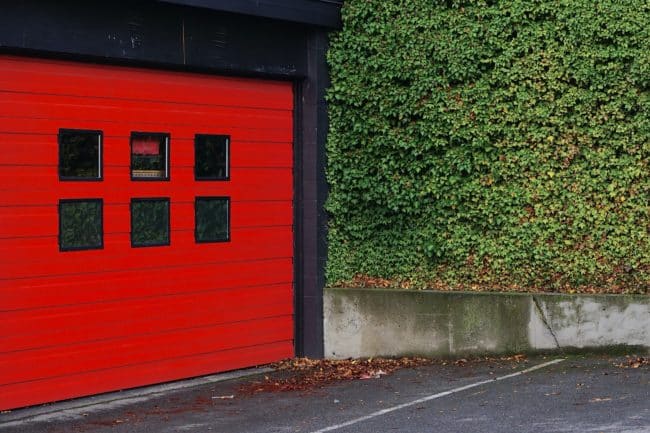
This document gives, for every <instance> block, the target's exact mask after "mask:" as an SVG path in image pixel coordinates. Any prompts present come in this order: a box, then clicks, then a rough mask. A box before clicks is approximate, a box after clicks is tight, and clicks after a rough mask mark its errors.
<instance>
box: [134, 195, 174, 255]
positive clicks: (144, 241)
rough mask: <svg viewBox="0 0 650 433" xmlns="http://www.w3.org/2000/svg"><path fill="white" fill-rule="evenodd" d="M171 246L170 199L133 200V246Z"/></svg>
mask: <svg viewBox="0 0 650 433" xmlns="http://www.w3.org/2000/svg"><path fill="white" fill-rule="evenodd" d="M156 245H169V199H168V198H134V199H131V246H132V247H152V246H156Z"/></svg>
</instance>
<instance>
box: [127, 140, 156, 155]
mask: <svg viewBox="0 0 650 433" xmlns="http://www.w3.org/2000/svg"><path fill="white" fill-rule="evenodd" d="M133 153H134V154H136V155H159V154H160V139H158V138H152V137H141V138H134V139H133Z"/></svg>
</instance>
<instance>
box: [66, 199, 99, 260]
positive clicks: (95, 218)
mask: <svg viewBox="0 0 650 433" xmlns="http://www.w3.org/2000/svg"><path fill="white" fill-rule="evenodd" d="M102 208H103V202H102V200H101V199H79V200H76V199H75V200H59V248H60V250H61V251H69V250H90V249H97V248H102V247H103V245H104V235H103V221H102Z"/></svg>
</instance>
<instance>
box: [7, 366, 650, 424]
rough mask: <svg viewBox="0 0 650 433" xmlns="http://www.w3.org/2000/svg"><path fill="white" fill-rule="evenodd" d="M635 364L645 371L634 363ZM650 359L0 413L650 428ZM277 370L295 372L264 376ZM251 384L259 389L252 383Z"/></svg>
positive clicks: (78, 418)
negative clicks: (34, 412)
mask: <svg viewBox="0 0 650 433" xmlns="http://www.w3.org/2000/svg"><path fill="white" fill-rule="evenodd" d="M635 367H636V368H635ZM649 370H650V367H649V366H648V365H647V364H645V365H640V366H638V365H634V364H632V363H630V359H629V358H625V357H614V356H603V355H599V356H595V355H592V356H569V357H566V358H562V357H558V356H549V357H537V358H530V359H527V360H526V361H524V362H515V361H513V360H506V361H500V360H489V361H480V362H479V361H469V362H458V363H454V362H448V363H446V364H445V365H443V364H442V363H435V364H432V365H426V366H421V367H417V368H408V369H403V370H399V371H396V372H394V373H393V374H391V375H386V376H380V377H379V378H370V379H368V380H354V381H344V382H339V383H336V384H334V385H330V386H326V387H323V388H315V389H309V390H302V391H288V392H260V393H250V392H242V391H241V390H242V386H246V385H247V384H248V383H250V382H253V381H259V380H261V379H263V377H260V376H259V375H257V376H249V377H246V378H240V379H235V380H227V381H222V382H217V383H206V384H202V385H197V386H193V387H190V388H185V389H180V390H175V391H174V390H170V391H168V392H163V393H155V394H149V395H146V393H145V394H144V396H143V397H140V398H130V399H127V400H125V401H124V402H121V403H120V401H119V398H118V399H117V400H116V401H113V402H111V403H106V404H91V405H84V404H83V402H84V400H83V399H81V400H78V402H79V404H78V405H77V407H76V408H73V409H72V410H67V409H66V410H60V411H57V405H51V406H49V408H51V409H52V410H51V411H49V413H47V414H45V415H38V416H34V415H33V412H30V410H26V411H21V410H18V411H13V412H10V413H6V414H2V415H0V432H3V433H5V432H6V433H14V432H16V433H17V432H21V433H24V432H34V433H40V432H42V433H64V432H65V433H67V432H91V433H94V432H96V433H102V432H111V433H127V432H128V433H145V432H156V433H165V432H228V433H230V432H232V433H240V432H251V433H253V432H260V433H261V432H264V433H268V432H305V433H316V432H317V433H325V432H329V431H332V432H339V433H351V432H355V433H357V432H358V433H366V432H367V433H370V432H372V433H378V432H422V433H424V432H464V433H471V432H518V433H524V432H541V431H543V432H608V433H609V432H635V433H640V432H650V383H649V381H650V372H649ZM264 374H266V375H270V377H271V379H273V377H275V376H274V375H277V376H278V377H279V376H280V375H281V374H285V375H286V372H285V373H281V372H278V373H264ZM249 389H250V388H249Z"/></svg>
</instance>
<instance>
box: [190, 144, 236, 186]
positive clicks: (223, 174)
mask: <svg viewBox="0 0 650 433" xmlns="http://www.w3.org/2000/svg"><path fill="white" fill-rule="evenodd" d="M229 144H230V137H228V136H227V135H205V134H197V135H196V136H195V137H194V175H195V177H196V179H197V180H228V178H229V175H230V173H229V167H228V165H229V156H230V155H229V150H230V149H229Z"/></svg>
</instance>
